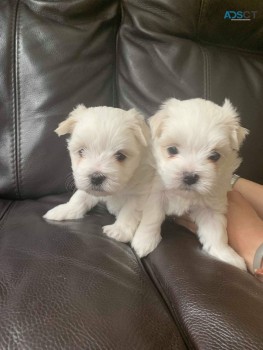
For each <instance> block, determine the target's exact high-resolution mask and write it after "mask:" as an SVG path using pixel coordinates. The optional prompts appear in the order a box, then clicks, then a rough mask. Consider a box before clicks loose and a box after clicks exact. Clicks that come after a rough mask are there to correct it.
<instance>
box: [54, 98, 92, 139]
mask: <svg viewBox="0 0 263 350" xmlns="http://www.w3.org/2000/svg"><path fill="white" fill-rule="evenodd" d="M86 110H87V108H86V107H85V106H84V105H83V104H81V105H78V106H77V107H76V108H74V109H73V111H72V112H70V114H69V116H68V118H67V119H66V120H64V121H63V122H61V123H59V125H58V127H57V129H56V130H55V133H56V134H58V136H61V135H65V134H71V133H72V132H73V130H74V128H75V125H76V123H77V121H78V120H79V118H80V117H81V115H82V113H83V112H84V111H86Z"/></svg>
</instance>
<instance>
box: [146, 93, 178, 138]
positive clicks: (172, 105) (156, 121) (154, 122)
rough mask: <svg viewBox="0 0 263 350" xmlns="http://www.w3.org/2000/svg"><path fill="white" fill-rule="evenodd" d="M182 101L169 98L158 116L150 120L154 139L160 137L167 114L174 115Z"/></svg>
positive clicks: (157, 113) (155, 115)
mask: <svg viewBox="0 0 263 350" xmlns="http://www.w3.org/2000/svg"><path fill="white" fill-rule="evenodd" d="M179 103H181V101H180V100H178V99H176V98H169V99H168V100H166V101H164V102H163V104H162V105H161V108H160V109H159V111H158V112H156V114H154V115H153V116H152V117H150V118H149V124H150V128H151V133H152V138H155V137H157V138H158V137H160V136H161V133H162V129H163V122H164V121H165V119H166V118H167V114H168V115H169V113H170V112H171V113H173V112H174V111H175V109H176V108H177V107H178V105H179Z"/></svg>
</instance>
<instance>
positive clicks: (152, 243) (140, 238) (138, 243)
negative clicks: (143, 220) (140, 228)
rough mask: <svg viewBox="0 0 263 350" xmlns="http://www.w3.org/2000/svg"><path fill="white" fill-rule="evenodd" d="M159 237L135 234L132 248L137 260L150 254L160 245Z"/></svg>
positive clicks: (158, 235)
mask: <svg viewBox="0 0 263 350" xmlns="http://www.w3.org/2000/svg"><path fill="white" fill-rule="evenodd" d="M161 239H162V237H161V235H160V234H159V233H158V234H154V233H148V232H147V233H142V232H136V234H135V236H134V238H133V240H132V248H133V249H134V250H135V252H136V254H137V255H138V256H139V258H142V257H144V256H146V255H148V254H150V253H151V252H152V251H153V250H154V249H155V248H156V247H157V246H158V244H159V243H160V241H161Z"/></svg>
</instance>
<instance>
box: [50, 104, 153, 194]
mask: <svg viewBox="0 0 263 350" xmlns="http://www.w3.org/2000/svg"><path fill="white" fill-rule="evenodd" d="M55 131H56V133H57V134H58V135H63V134H66V133H70V134H71V138H70V140H69V141H68V149H69V152H70V157H71V163H72V170H73V175H74V179H75V183H76V187H77V188H78V189H81V190H84V191H86V192H88V193H90V194H92V195H95V196H107V195H113V194H115V193H116V192H119V191H120V190H122V189H123V188H124V187H125V186H126V185H127V184H128V182H129V181H130V179H131V178H132V176H133V174H134V173H135V171H136V169H137V167H138V166H139V164H140V161H141V157H142V154H143V150H144V148H145V147H146V146H147V141H148V138H149V136H148V133H149V132H148V130H147V126H146V123H145V121H144V119H143V117H142V116H141V115H139V113H138V112H137V111H136V110H134V109H132V110H130V111H124V110H121V109H118V108H112V107H94V108H86V107H85V106H83V105H80V106H78V107H77V108H76V109H75V110H73V111H72V112H71V114H70V115H69V117H68V119H66V120H65V121H64V122H62V123H60V124H59V127H58V128H57V129H56V130H55Z"/></svg>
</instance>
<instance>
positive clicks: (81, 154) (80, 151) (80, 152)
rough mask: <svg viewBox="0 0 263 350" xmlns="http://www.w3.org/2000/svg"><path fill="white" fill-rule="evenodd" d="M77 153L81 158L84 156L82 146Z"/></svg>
mask: <svg viewBox="0 0 263 350" xmlns="http://www.w3.org/2000/svg"><path fill="white" fill-rule="evenodd" d="M78 155H79V156H80V157H81V158H82V157H83V156H84V148H81V149H80V150H78Z"/></svg>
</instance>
